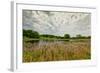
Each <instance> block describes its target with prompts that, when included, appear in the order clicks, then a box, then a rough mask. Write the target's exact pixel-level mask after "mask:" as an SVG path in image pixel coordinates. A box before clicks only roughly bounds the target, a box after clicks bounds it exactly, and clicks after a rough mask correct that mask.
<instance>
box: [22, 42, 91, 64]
mask: <svg viewBox="0 0 100 73" xmlns="http://www.w3.org/2000/svg"><path fill="white" fill-rule="evenodd" d="M90 48H91V47H90V41H84V42H83V41H79V42H74V41H72V42H65V41H63V42H47V43H45V44H37V43H25V42H23V62H40V61H61V60H83V59H91V49H90Z"/></svg>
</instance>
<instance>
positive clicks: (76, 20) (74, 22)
mask: <svg viewBox="0 0 100 73" xmlns="http://www.w3.org/2000/svg"><path fill="white" fill-rule="evenodd" d="M23 29H31V30H34V31H37V32H39V33H40V34H52V35H59V36H63V35H64V34H70V35H71V36H76V35H77V34H81V35H84V36H89V35H90V34H91V14H89V13H79V12H61V11H59V12H54V11H34V10H33V11H32V10H23Z"/></svg>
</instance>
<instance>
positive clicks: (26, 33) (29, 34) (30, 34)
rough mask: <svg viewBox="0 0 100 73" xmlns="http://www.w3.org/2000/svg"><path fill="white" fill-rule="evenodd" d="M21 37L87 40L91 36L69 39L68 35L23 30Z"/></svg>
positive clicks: (78, 36) (77, 36)
mask: <svg viewBox="0 0 100 73" xmlns="http://www.w3.org/2000/svg"><path fill="white" fill-rule="evenodd" d="M23 37H28V38H35V39H39V38H41V37H43V38H55V39H88V38H91V36H82V35H81V34H78V35H76V36H75V37H71V36H70V34H64V36H55V35H51V34H39V33H38V32H37V31H33V30H25V29H23Z"/></svg>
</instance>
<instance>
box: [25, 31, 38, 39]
mask: <svg viewBox="0 0 100 73" xmlns="http://www.w3.org/2000/svg"><path fill="white" fill-rule="evenodd" d="M23 36H25V37H28V38H39V33H38V32H36V31H32V30H23Z"/></svg>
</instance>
